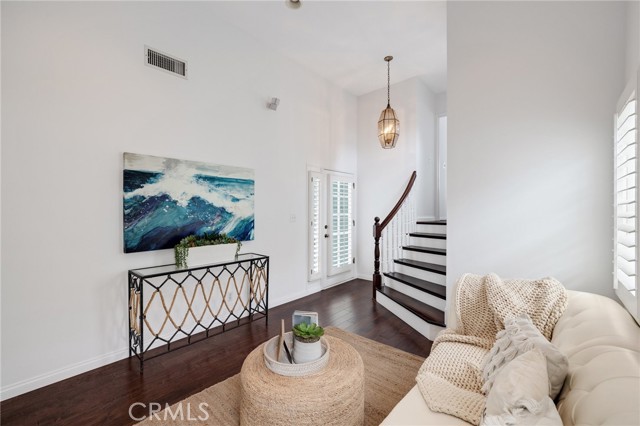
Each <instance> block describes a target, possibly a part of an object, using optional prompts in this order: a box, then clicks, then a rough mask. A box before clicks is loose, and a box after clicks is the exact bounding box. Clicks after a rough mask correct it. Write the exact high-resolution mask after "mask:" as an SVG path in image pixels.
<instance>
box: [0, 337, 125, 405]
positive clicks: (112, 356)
mask: <svg viewBox="0 0 640 426" xmlns="http://www.w3.org/2000/svg"><path fill="white" fill-rule="evenodd" d="M128 357H129V349H128V348H125V349H120V350H116V351H113V352H109V353H107V354H104V355H99V356H97V357H94V358H90V359H88V360H85V361H80V362H77V363H75V364H71V365H68V366H66V367H62V368H59V369H57V370H54V371H51V372H49V373H44V374H41V375H39V376H35V377H32V378H30V379H26V380H21V381H19V382H17V383H13V384H11V385H6V386H4V385H3V386H2V388H0V400H2V401H4V400H6V399H9V398H13V397H14V396H18V395H22V394H23V393H27V392H30V391H32V390H35V389H38V388H41V387H43V386H47V385H50V384H52V383H56V382H59V381H61V380H64V379H68V378H69V377H73V376H76V375H78V374H81V373H86V372H87V371H90V370H93V369H95V368H98V367H103V366H105V365H107V364H111V363H112V362H116V361H120V360H121V359H125V358H128Z"/></svg>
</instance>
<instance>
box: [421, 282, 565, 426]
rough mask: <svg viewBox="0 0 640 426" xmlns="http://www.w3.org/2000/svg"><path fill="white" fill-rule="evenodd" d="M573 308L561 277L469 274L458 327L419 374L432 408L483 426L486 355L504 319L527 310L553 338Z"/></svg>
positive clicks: (443, 337) (461, 286) (440, 340)
mask: <svg viewBox="0 0 640 426" xmlns="http://www.w3.org/2000/svg"><path fill="white" fill-rule="evenodd" d="M566 306H567V292H566V290H565V288H564V287H563V286H562V284H560V283H559V282H558V281H557V280H555V279H553V278H544V279H541V280H504V281H503V280H501V279H500V277H498V276H497V275H495V274H490V275H486V276H484V277H483V276H480V275H472V274H465V275H463V276H462V278H461V279H460V281H458V288H457V291H456V316H457V320H458V324H457V326H456V328H455V329H446V330H444V331H442V332H441V333H440V334H439V335H438V337H436V339H435V341H434V342H433V346H432V348H431V354H430V355H429V357H428V358H427V359H426V360H425V362H424V364H423V365H422V367H421V368H420V371H419V372H418V376H417V377H416V381H417V382H418V388H419V389H420V391H421V392H422V395H423V397H424V399H425V401H426V403H427V405H428V406H429V408H430V409H431V410H432V411H435V412H440V413H445V414H450V415H452V416H455V417H459V418H461V419H463V420H465V421H467V422H469V423H471V424H474V425H478V424H480V420H481V418H482V412H483V410H484V406H485V400H486V396H485V395H483V394H482V390H481V389H482V384H483V383H482V367H483V358H484V357H485V355H486V354H487V353H488V352H489V350H490V349H491V347H492V346H493V344H494V343H495V341H496V333H497V332H498V331H499V330H502V329H504V320H505V319H506V318H508V317H510V316H514V315H519V314H523V313H526V314H528V315H529V316H530V317H531V320H532V321H533V324H534V325H535V326H536V327H537V328H538V330H540V332H541V333H542V334H543V335H544V336H545V337H546V338H547V339H551V334H552V333H553V328H554V327H555V324H556V322H557V321H558V319H559V318H560V316H561V315H562V313H563V312H564V309H565V308H566Z"/></svg>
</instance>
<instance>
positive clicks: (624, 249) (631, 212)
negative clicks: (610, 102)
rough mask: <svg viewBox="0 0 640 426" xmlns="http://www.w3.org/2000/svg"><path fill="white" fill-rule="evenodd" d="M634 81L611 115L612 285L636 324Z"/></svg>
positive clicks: (636, 249)
mask: <svg viewBox="0 0 640 426" xmlns="http://www.w3.org/2000/svg"><path fill="white" fill-rule="evenodd" d="M637 92H638V90H637V81H632V82H630V83H629V84H628V85H627V87H626V88H625V90H624V92H623V93H622V96H621V97H620V100H619V101H618V105H617V107H616V114H615V149H614V170H615V176H614V182H615V187H614V197H615V203H614V209H615V215H614V218H615V219H614V220H615V227H614V268H613V269H614V282H613V286H614V288H615V290H616V294H617V295H618V297H619V298H620V300H621V301H622V303H623V305H624V306H625V307H626V308H627V310H628V311H629V312H630V313H631V315H633V316H634V318H635V319H636V321H638V317H640V314H639V313H638V307H639V306H638V293H637V287H638V276H637V260H638V203H637V201H638V155H637V150H638V96H637Z"/></svg>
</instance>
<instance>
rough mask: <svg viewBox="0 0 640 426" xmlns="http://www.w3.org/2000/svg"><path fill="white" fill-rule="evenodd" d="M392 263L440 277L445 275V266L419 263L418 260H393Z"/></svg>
mask: <svg viewBox="0 0 640 426" xmlns="http://www.w3.org/2000/svg"><path fill="white" fill-rule="evenodd" d="M394 262H395V263H398V264H400V265H406V266H411V267H412V268H417V269H422V270H423V271H429V272H434V273H436V274H440V275H446V274H447V267H446V266H445V265H436V264H435V263H427V262H420V261H419V260H411V259H395V260H394Z"/></svg>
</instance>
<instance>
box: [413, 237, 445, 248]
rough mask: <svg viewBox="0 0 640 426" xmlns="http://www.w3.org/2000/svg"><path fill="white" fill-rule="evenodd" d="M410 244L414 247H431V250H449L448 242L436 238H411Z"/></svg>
mask: <svg viewBox="0 0 640 426" xmlns="http://www.w3.org/2000/svg"><path fill="white" fill-rule="evenodd" d="M409 242H410V244H411V245H412V246H420V247H431V248H447V240H439V239H436V238H419V237H411V238H410V239H409Z"/></svg>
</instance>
